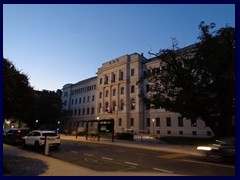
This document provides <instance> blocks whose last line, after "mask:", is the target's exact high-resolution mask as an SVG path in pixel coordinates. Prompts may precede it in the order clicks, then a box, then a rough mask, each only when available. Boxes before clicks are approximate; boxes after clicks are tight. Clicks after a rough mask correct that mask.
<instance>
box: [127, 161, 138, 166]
mask: <svg viewBox="0 0 240 180" xmlns="http://www.w3.org/2000/svg"><path fill="white" fill-rule="evenodd" d="M124 163H126V164H130V165H134V166H138V165H139V164H136V163H132V162H127V161H125V162H124Z"/></svg>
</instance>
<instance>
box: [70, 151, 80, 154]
mask: <svg viewBox="0 0 240 180" xmlns="http://www.w3.org/2000/svg"><path fill="white" fill-rule="evenodd" d="M70 152H72V153H75V154H77V153H78V152H77V151H70Z"/></svg>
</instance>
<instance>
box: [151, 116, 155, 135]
mask: <svg viewBox="0 0 240 180" xmlns="http://www.w3.org/2000/svg"><path fill="white" fill-rule="evenodd" d="M154 121H155V119H154V118H153V119H152V122H153V135H154Z"/></svg>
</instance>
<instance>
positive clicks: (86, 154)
mask: <svg viewBox="0 0 240 180" xmlns="http://www.w3.org/2000/svg"><path fill="white" fill-rule="evenodd" d="M83 155H85V156H93V154H88V153H84V154H83Z"/></svg>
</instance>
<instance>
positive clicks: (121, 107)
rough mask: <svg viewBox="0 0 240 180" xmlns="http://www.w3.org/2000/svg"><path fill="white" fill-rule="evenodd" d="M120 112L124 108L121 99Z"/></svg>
mask: <svg viewBox="0 0 240 180" xmlns="http://www.w3.org/2000/svg"><path fill="white" fill-rule="evenodd" d="M120 103H121V104H120V110H123V108H124V101H123V99H122V100H121V101H120Z"/></svg>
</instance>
